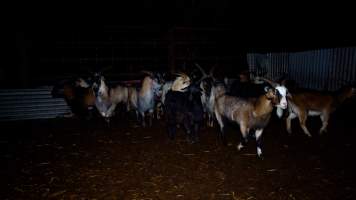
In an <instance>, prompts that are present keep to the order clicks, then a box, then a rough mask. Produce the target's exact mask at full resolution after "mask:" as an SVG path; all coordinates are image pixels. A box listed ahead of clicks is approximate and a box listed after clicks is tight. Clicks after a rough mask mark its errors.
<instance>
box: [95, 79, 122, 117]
mask: <svg viewBox="0 0 356 200" xmlns="http://www.w3.org/2000/svg"><path fill="white" fill-rule="evenodd" d="M92 87H93V90H94V93H95V97H96V101H95V106H96V108H97V109H98V111H99V113H100V114H101V116H102V117H104V118H105V119H106V120H107V121H108V120H109V118H110V117H112V116H113V114H114V111H115V109H116V106H117V105H118V104H119V103H125V104H127V102H128V98H129V97H128V93H129V92H128V88H127V87H125V86H121V85H117V86H115V87H113V88H109V87H108V86H107V85H106V83H105V78H104V76H101V75H100V74H96V75H95V76H94V83H93V86H92Z"/></svg>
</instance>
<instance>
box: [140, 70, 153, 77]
mask: <svg viewBox="0 0 356 200" xmlns="http://www.w3.org/2000/svg"><path fill="white" fill-rule="evenodd" d="M141 73H144V74H147V75H149V76H153V72H150V71H146V70H141Z"/></svg>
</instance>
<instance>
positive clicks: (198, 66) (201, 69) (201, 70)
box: [194, 63, 208, 77]
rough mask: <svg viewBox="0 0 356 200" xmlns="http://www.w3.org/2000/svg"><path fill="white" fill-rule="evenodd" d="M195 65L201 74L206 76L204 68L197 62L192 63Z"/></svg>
mask: <svg viewBox="0 0 356 200" xmlns="http://www.w3.org/2000/svg"><path fill="white" fill-rule="evenodd" d="M194 64H195V66H196V67H197V68H198V69H199V70H200V72H201V73H202V74H203V77H207V76H208V75H207V74H206V73H205V71H204V69H203V68H202V67H201V66H200V65H199V64H198V63H194Z"/></svg>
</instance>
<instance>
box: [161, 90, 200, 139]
mask: <svg viewBox="0 0 356 200" xmlns="http://www.w3.org/2000/svg"><path fill="white" fill-rule="evenodd" d="M200 98H201V90H200V88H199V87H198V86H197V85H195V84H191V85H190V86H189V87H188V88H186V91H184V92H180V91H174V90H170V91H168V92H167V94H166V98H165V102H164V106H165V113H166V119H167V124H168V136H169V138H170V139H172V140H173V139H174V138H175V135H176V126H177V125H178V124H179V125H180V124H182V125H183V126H184V128H185V130H186V132H187V135H188V136H189V137H190V140H191V142H192V143H194V142H197V141H198V138H199V137H198V133H199V129H200V125H201V123H202V121H203V114H204V111H203V106H202V103H201V99H200Z"/></svg>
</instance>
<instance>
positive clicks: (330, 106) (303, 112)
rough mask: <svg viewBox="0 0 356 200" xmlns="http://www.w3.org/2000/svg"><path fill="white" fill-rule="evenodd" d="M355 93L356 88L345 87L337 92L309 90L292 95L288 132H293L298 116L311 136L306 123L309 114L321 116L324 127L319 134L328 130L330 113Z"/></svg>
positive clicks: (287, 122) (287, 123) (305, 131)
mask: <svg viewBox="0 0 356 200" xmlns="http://www.w3.org/2000/svg"><path fill="white" fill-rule="evenodd" d="M354 93H355V88H353V87H344V88H341V89H339V90H338V91H337V92H335V93H322V92H318V91H308V92H300V93H294V94H292V97H290V98H288V104H289V108H288V111H289V115H288V117H287V119H286V125H287V131H288V133H289V134H291V133H292V129H291V121H292V119H294V118H296V117H298V118H299V123H300V126H301V128H302V129H303V131H304V133H305V134H306V135H307V136H309V137H311V134H310V132H309V130H308V129H307V127H306V125H305V124H306V121H307V118H308V116H320V119H321V122H322V127H321V128H320V130H319V134H322V133H323V132H326V129H327V125H328V121H329V117H330V113H332V112H333V111H334V110H335V109H336V108H337V106H338V105H340V104H341V103H342V102H344V101H345V100H346V99H347V98H349V97H351V96H352V95H353V94H354Z"/></svg>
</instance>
